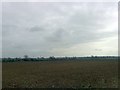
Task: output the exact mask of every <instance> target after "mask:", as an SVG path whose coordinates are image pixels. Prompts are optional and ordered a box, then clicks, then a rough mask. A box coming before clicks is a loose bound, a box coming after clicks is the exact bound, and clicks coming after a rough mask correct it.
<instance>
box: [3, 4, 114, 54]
mask: <svg viewBox="0 0 120 90" xmlns="http://www.w3.org/2000/svg"><path fill="white" fill-rule="evenodd" d="M112 5H113V6H112ZM111 6H112V8H113V9H112V10H115V9H114V8H115V5H114V4H112V3H94V4H93V3H4V5H3V46H4V47H3V52H4V56H23V55H24V54H27V53H28V54H30V55H32V54H33V55H35V56H37V55H39V54H42V55H44V56H48V55H52V53H51V52H50V50H52V49H54V48H69V47H72V46H74V45H77V44H82V43H89V42H96V41H100V40H102V39H104V38H108V37H113V36H115V35H116V30H115V31H114V30H112V32H109V31H108V32H101V33H99V31H100V30H102V29H105V28H106V26H107V23H108V22H111V21H112V20H111V19H114V18H113V17H112V16H110V15H107V12H108V13H110V12H111ZM111 23H112V22H111ZM32 52H33V53H32Z"/></svg>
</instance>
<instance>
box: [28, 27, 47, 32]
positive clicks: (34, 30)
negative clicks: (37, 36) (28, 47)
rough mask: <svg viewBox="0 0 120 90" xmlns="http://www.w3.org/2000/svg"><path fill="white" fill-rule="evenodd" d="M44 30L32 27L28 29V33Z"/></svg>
mask: <svg viewBox="0 0 120 90" xmlns="http://www.w3.org/2000/svg"><path fill="white" fill-rule="evenodd" d="M44 30H45V29H44V28H41V27H39V26H34V27H32V28H30V32H38V31H44Z"/></svg>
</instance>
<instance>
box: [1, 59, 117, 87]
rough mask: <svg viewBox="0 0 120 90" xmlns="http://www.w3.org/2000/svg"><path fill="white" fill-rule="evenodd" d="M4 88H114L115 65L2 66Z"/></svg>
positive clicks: (112, 62) (52, 63) (87, 63)
mask: <svg viewBox="0 0 120 90" xmlns="http://www.w3.org/2000/svg"><path fill="white" fill-rule="evenodd" d="M2 70H3V72H2V74H3V77H2V86H3V88H117V87H118V62H117V61H114V60H113V61H112V60H111V61H79V60H78V61H73V60H71V61H64V60H63V61H39V62H32V61H28V62H25V61H21V62H5V63H3V64H2Z"/></svg>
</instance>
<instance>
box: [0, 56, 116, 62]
mask: <svg viewBox="0 0 120 90" xmlns="http://www.w3.org/2000/svg"><path fill="white" fill-rule="evenodd" d="M113 59H114V60H118V56H89V57H54V56H50V57H48V58H45V57H36V58H31V57H28V55H24V57H23V58H17V57H16V58H10V57H8V58H2V62H18V61H58V60H59V61H62V60H113Z"/></svg>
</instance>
